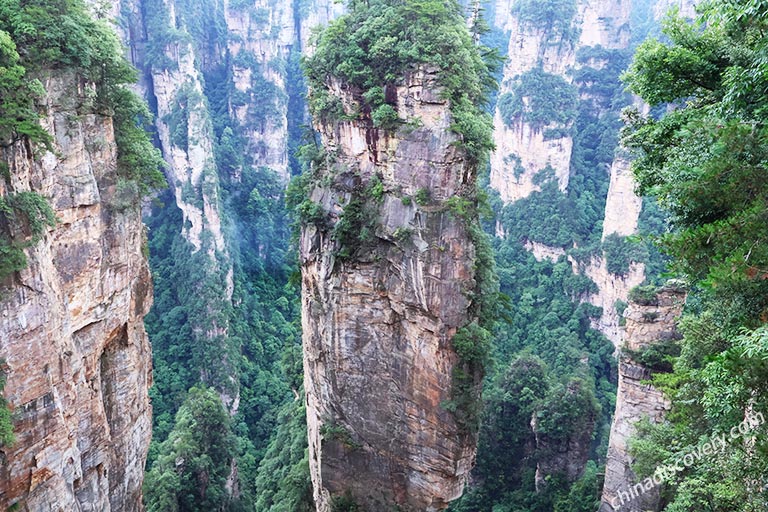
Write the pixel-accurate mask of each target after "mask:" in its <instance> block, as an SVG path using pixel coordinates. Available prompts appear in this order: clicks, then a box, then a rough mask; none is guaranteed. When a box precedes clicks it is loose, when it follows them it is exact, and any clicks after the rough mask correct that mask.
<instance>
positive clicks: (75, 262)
mask: <svg viewBox="0 0 768 512" xmlns="http://www.w3.org/2000/svg"><path fill="white" fill-rule="evenodd" d="M44 85H45V88H46V91H47V95H46V97H45V108H46V115H45V118H44V121H43V123H44V125H45V127H46V128H47V130H48V131H49V132H50V133H51V135H52V136H53V139H54V146H55V149H56V153H55V154H54V153H50V152H40V151H30V147H29V145H27V144H25V143H23V142H20V143H17V144H14V145H13V146H11V147H8V148H3V149H2V150H0V160H1V161H3V162H5V163H7V164H8V165H9V167H10V171H11V172H10V176H11V178H10V180H9V182H5V181H2V182H0V195H5V194H8V193H18V192H23V191H34V192H37V193H38V194H41V195H42V196H44V197H46V198H48V199H49V202H50V204H51V206H52V207H53V209H54V211H55V213H56V216H57V218H58V222H57V224H56V226H55V227H54V228H50V229H49V230H48V231H47V232H46V233H45V235H44V237H43V239H42V241H41V242H40V243H38V244H36V245H35V246H34V247H33V248H31V249H28V250H27V251H26V253H27V258H28V262H29V265H28V267H27V268H26V269H25V270H22V271H21V272H19V273H17V274H16V276H12V277H10V278H8V279H7V280H6V281H5V282H4V283H2V284H3V288H2V289H0V357H2V358H3V359H5V363H6V365H7V367H6V373H7V378H8V381H7V384H6V387H5V392H4V395H5V397H6V398H7V400H8V402H9V404H10V407H11V409H12V413H13V418H14V429H15V435H16V442H15V443H14V444H13V445H12V446H4V447H2V448H0V459H2V464H0V508H2V509H3V510H5V509H6V508H7V507H9V506H11V505H13V504H15V503H18V504H19V507H20V508H19V510H25V511H26V510H28V511H41V510H51V511H71V510H83V511H85V510H91V511H136V510H141V509H142V506H141V484H142V481H143V474H144V461H145V459H146V453H147V449H148V446H149V440H150V428H151V406H150V403H149V398H148V395H147V390H148V388H149V386H150V384H151V357H150V347H149V342H148V340H147V336H146V333H145V331H144V324H143V317H144V315H145V314H146V312H147V310H148V309H149V307H150V304H151V296H152V293H151V280H150V274H149V269H148V267H147V261H146V258H145V256H144V254H143V253H142V245H143V244H144V243H146V241H145V239H144V229H143V226H142V222H141V217H140V212H139V211H138V208H135V207H129V208H125V207H124V205H123V204H122V203H123V201H124V199H125V198H123V197H121V192H120V190H119V189H118V188H117V187H116V175H115V168H116V146H115V139H114V134H113V127H112V120H111V118H109V117H106V116H104V115H101V114H99V113H95V112H94V110H93V109H92V107H90V106H89V100H88V98H89V97H92V93H93V92H94V91H93V90H92V85H91V84H88V83H85V82H82V81H81V80H80V79H79V78H78V77H76V76H75V75H74V74H64V73H59V72H56V73H52V74H51V75H50V76H49V78H47V79H46V80H45V81H44ZM16 235H19V236H23V233H16Z"/></svg>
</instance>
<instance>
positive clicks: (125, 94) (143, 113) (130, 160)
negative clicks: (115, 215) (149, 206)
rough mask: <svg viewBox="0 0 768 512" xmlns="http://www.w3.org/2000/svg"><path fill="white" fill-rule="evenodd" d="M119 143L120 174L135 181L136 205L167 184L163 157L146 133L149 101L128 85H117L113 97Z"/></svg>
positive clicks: (116, 136) (118, 170)
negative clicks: (144, 99)
mask: <svg viewBox="0 0 768 512" xmlns="http://www.w3.org/2000/svg"><path fill="white" fill-rule="evenodd" d="M111 103H112V109H113V115H112V120H113V122H114V127H115V142H116V143H117V175H118V177H119V178H121V179H123V180H126V181H128V182H130V183H133V184H135V186H136V188H137V194H136V198H135V201H134V203H133V205H134V206H135V207H137V206H138V205H139V202H140V200H141V199H142V198H143V197H146V196H147V195H148V194H149V193H150V192H152V191H155V190H158V189H161V188H163V187H165V186H166V182H165V178H164V177H163V173H162V172H161V169H163V168H164V167H165V162H164V161H163V157H162V155H161V154H160V150H158V149H157V148H156V147H155V146H154V145H153V144H152V142H151V141H150V140H149V137H148V136H147V130H148V128H149V124H150V123H151V121H152V114H151V113H150V112H149V109H148V108H147V105H146V103H144V101H142V100H141V99H140V98H139V97H138V96H136V94H134V93H133V92H131V91H129V90H128V89H124V88H118V89H116V90H115V91H113V93H112V97H111Z"/></svg>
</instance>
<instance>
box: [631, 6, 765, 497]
mask: <svg viewBox="0 0 768 512" xmlns="http://www.w3.org/2000/svg"><path fill="white" fill-rule="evenodd" d="M766 12H767V11H766V10H765V2H731V1H727V0H721V1H715V2H710V3H708V4H706V6H705V8H704V9H703V10H702V13H701V15H700V16H699V17H698V19H697V20H695V21H694V22H693V23H690V24H689V23H686V22H685V21H684V20H682V19H680V18H678V17H672V18H670V19H669V20H668V22H667V24H666V26H665V34H666V36H667V38H668V39H667V42H665V43H662V42H658V41H649V42H646V43H644V45H643V46H642V47H641V48H640V49H639V51H638V53H637V55H636V57H635V61H634V63H633V64H632V67H631V68H630V70H629V72H628V73H627V75H626V77H625V79H626V80H627V83H628V84H629V86H630V88H631V89H632V90H633V91H634V92H636V93H638V94H640V95H641V96H642V97H643V99H644V100H645V101H647V102H649V103H651V104H654V105H656V104H662V106H663V104H664V103H668V102H671V103H673V104H674V106H675V108H674V109H669V110H668V111H667V112H666V113H664V114H663V115H661V116H657V117H650V116H649V117H643V116H641V115H640V114H638V113H637V112H628V113H627V116H626V118H627V122H628V126H627V130H626V131H625V133H624V140H625V144H626V145H627V146H628V147H629V148H631V149H632V150H633V151H634V154H635V157H636V160H635V162H634V164H633V170H634V173H635V176H636V178H637V180H638V183H639V185H640V189H641V191H643V192H644V193H648V194H652V195H655V196H656V197H657V198H658V199H659V202H660V204H661V206H662V207H663V208H664V209H665V210H666V211H667V212H669V216H670V221H671V225H672V227H673V229H672V230H671V231H670V232H669V233H668V234H666V235H665V236H664V237H662V239H661V244H662V247H663V248H664V250H665V251H666V252H667V253H668V254H669V255H670V256H671V258H672V262H673V264H674V268H675V269H676V270H677V271H678V272H681V273H683V274H684V275H686V277H687V278H688V280H689V282H691V283H692V284H693V286H694V288H693V289H694V291H695V292H696V297H695V301H693V307H690V308H689V310H688V311H687V313H686V315H685V317H684V319H683V320H682V321H681V323H680V329H681V331H682V333H683V339H682V340H681V341H680V343H679V346H680V355H679V357H676V358H672V359H671V361H670V360H669V359H667V362H671V363H672V367H673V371H672V373H667V374H657V375H656V376H655V379H654V383H655V384H656V386H657V387H659V388H661V389H662V390H663V391H664V392H665V394H666V395H667V397H668V398H669V399H670V400H671V403H672V411H671V413H670V414H669V415H668V416H667V420H668V421H667V422H663V423H660V424H651V423H648V422H646V423H644V424H641V426H640V428H639V429H638V436H637V437H636V438H635V439H634V440H633V441H632V442H631V448H632V452H633V454H634V456H635V457H636V459H637V464H636V471H637V472H638V473H639V474H650V473H651V472H652V471H653V470H654V469H655V468H656V467H657V466H659V465H662V464H667V463H669V462H674V460H675V459H676V458H678V457H680V456H681V455H682V454H685V453H689V452H691V451H694V450H695V448H696V447H697V446H698V445H699V444H700V443H702V442H703V440H705V439H707V438H708V437H709V436H711V435H713V434H715V433H718V432H726V433H727V432H730V429H731V428H733V427H734V426H736V425H738V424H739V423H740V422H741V421H742V420H743V419H744V416H745V413H747V412H748V411H753V412H755V411H759V412H761V413H762V412H763V411H765V410H766V408H767V407H768V402H766V397H768V389H766V378H767V377H768V367H766V357H765V353H766V352H765V346H766V344H765V327H764V324H765V322H766V320H768V316H766V311H768V301H766V296H767V295H766V294H767V293H768V289H767V284H766V280H765V276H766V275H767V274H766V272H765V269H766V268H768V253H766V252H765V247H764V244H765V240H766V236H768V232H766V223H765V219H764V212H765V204H766V197H768V193H767V192H766V191H767V190H768V188H766V182H765V179H764V174H765V173H764V162H765V157H766V150H767V148H768V145H766V143H765V140H766V139H765V135H766V131H765V127H764V119H765V113H766V112H767V110H766V108H767V107H768V95H766V92H765V91H766V90H767V89H766V86H765V84H766V77H765V73H764V70H765V51H766V48H767V47H768V46H767V45H766V41H765V38H764V37H763V34H764V30H765V27H766V26H767V25H768V16H767V15H766ZM662 110H664V109H662ZM765 439H766V436H765V425H761V426H760V427H758V428H757V429H756V430H755V431H754V432H753V433H752V434H750V435H749V436H748V439H747V440H746V442H741V441H737V442H733V443H730V444H729V445H728V446H726V447H725V449H724V450H723V452H722V453H720V454H718V456H717V457H714V458H703V459H702V460H701V461H698V462H697V463H696V464H695V465H694V466H693V467H691V468H689V469H688V470H687V471H685V472H684V473H679V474H676V475H674V476H673V477H671V478H670V479H669V481H668V482H667V485H666V489H665V494H664V504H665V508H664V510H665V511H668V512H670V511H671V512H693V511H698V510H708V511H714V512H725V511H735V512H753V511H757V510H762V509H763V508H764V506H765V501H766V493H765V488H766V487H765V474H766V467H768V456H766V454H767V453H768V446H766V443H765Z"/></svg>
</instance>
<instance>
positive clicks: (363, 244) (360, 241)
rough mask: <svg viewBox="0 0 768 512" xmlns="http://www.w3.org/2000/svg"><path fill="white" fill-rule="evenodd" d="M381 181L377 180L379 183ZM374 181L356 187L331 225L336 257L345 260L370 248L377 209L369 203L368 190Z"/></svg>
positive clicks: (373, 186)
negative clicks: (336, 219) (335, 243)
mask: <svg viewBox="0 0 768 512" xmlns="http://www.w3.org/2000/svg"><path fill="white" fill-rule="evenodd" d="M380 184H381V183H380V182H379V185H380ZM376 186H377V185H376V184H375V183H370V182H369V184H368V186H367V187H365V188H363V189H362V190H361V189H360V188H359V187H358V189H356V190H355V191H354V192H353V194H352V197H351V198H350V200H349V202H348V203H347V204H345V205H344V210H343V212H342V214H341V216H340V218H339V220H338V222H336V224H334V226H333V239H334V240H335V241H336V242H337V246H338V250H337V252H336V257H337V258H338V259H339V260H346V259H349V258H351V257H352V256H354V255H355V254H357V253H359V252H360V251H365V250H366V248H370V246H371V244H372V243H373V242H374V240H375V230H376V218H377V209H376V206H375V204H371V202H369V200H368V199H367V198H368V197H371V194H370V190H371V188H375V187H376Z"/></svg>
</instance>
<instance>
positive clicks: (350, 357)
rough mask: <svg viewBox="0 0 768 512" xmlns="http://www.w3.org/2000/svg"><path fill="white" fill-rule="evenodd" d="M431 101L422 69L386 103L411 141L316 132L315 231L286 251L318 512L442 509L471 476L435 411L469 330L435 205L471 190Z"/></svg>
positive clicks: (371, 132)
mask: <svg viewBox="0 0 768 512" xmlns="http://www.w3.org/2000/svg"><path fill="white" fill-rule="evenodd" d="M334 89H335V90H334V91H333V92H334V93H335V94H336V95H337V96H338V97H339V98H341V99H342V100H343V101H344V102H345V104H347V105H351V104H352V102H353V101H359V100H357V99H355V100H352V93H353V92H352V91H350V90H347V89H345V87H344V86H343V84H336V86H335V87H334ZM440 91H441V90H440V88H439V87H438V85H437V82H436V72H435V71H433V70H430V69H420V70H419V71H416V72H411V73H410V74H409V75H408V76H407V77H406V79H405V81H404V84H403V85H401V86H399V87H397V88H396V90H393V91H392V95H391V96H390V97H391V98H392V99H393V100H394V104H395V105H397V108H398V113H399V114H400V116H401V117H402V118H404V119H414V118H419V119H420V120H421V122H422V125H421V126H420V127H418V128H416V129H413V130H411V131H405V130H401V131H398V132H397V133H390V132H386V131H384V130H378V129H376V128H374V127H373V126H372V125H371V124H370V122H369V121H365V120H356V121H342V122H339V123H338V124H320V125H319V126H318V128H319V130H320V131H321V134H322V139H323V144H324V146H325V148H326V151H327V152H328V154H330V155H333V159H328V160H326V166H325V167H323V168H322V170H321V171H319V175H318V176H317V179H316V180H315V184H314V185H313V186H312V188H311V200H312V201H313V202H314V204H316V205H318V206H319V207H320V208H322V212H323V217H324V220H323V221H319V222H315V223H314V224H310V225H307V226H306V227H304V228H303V230H302V234H301V242H300V243H301V247H300V250H301V266H302V292H303V304H302V306H303V307H302V313H303V322H302V325H303V330H304V375H305V387H306V392H307V416H308V426H309V445H310V469H311V473H312V480H313V484H314V488H315V501H316V505H317V509H318V510H319V511H322V512H327V511H328V510H330V503H331V501H332V499H333V498H334V497H339V496H343V495H344V494H345V493H348V494H349V495H351V497H352V499H353V500H354V501H356V502H357V503H359V504H360V505H361V506H362V507H363V510H371V511H373V510H386V509H388V507H394V506H399V507H401V508H400V510H408V511H417V510H418V511H425V510H428V511H435V510H442V509H443V508H445V507H446V506H447V504H448V502H449V501H451V500H453V499H455V498H457V497H458V496H460V494H461V492H462V488H463V486H464V483H465V481H466V478H467V476H468V473H469V470H470V468H471V465H472V461H473V457H474V452H475V442H474V436H473V435H471V434H470V433H468V431H467V429H466V428H464V427H462V426H461V425H460V424H459V423H458V422H457V420H456V417H455V416H454V414H452V413H451V412H449V411H448V410H447V409H446V407H445V404H446V403H447V402H449V401H450V400H451V399H452V398H454V396H453V394H452V370H453V369H454V368H455V367H456V366H457V364H458V363H459V361H458V356H457V353H456V351H455V349H454V347H453V346H452V338H453V337H454V335H455V334H456V332H457V330H458V329H459V328H461V327H463V326H465V325H466V324H468V323H470V322H471V321H472V320H473V318H472V316H471V314H470V313H469V308H470V305H471V293H472V290H473V289H474V288H475V285H476V283H475V270H474V268H473V264H474V260H475V246H474V244H473V242H472V239H471V237H470V235H469V233H468V231H467V227H466V225H465V223H464V221H463V220H462V219H461V218H460V217H459V216H457V215H455V214H452V213H451V212H450V211H448V208H447V207H446V206H447V205H446V200H447V199H449V198H451V197H453V196H456V195H461V194H463V193H466V192H467V191H470V190H473V187H474V170H473V168H472V167H471V166H469V165H468V164H467V163H466V162H465V160H464V157H463V154H462V151H461V150H460V149H459V148H458V147H457V146H456V145H455V142H456V140H457V138H456V135H455V134H453V133H452V132H451V131H450V129H449V128H450V125H451V115H450V111H449V105H448V103H447V101H446V100H444V99H442V98H441V95H440ZM371 190H376V192H371ZM424 191H428V192H424ZM425 196H426V197H428V198H429V199H428V200H426V199H425ZM361 198H364V199H363V202H364V204H363V205H362V206H361V204H360V201H361ZM355 215H359V216H362V217H365V218H366V219H367V220H366V221H365V222H364V224H363V225H362V226H360V225H358V226H356V227H353V228H352V229H354V230H355V233H354V236H359V235H360V233H359V232H358V231H357V230H366V231H368V235H369V236H368V237H364V238H362V239H358V241H355V242H352V244H353V246H347V247H344V246H343V244H345V243H346V244H349V243H350V241H349V240H348V239H345V237H339V236H338V233H339V230H340V229H343V227H341V226H340V223H342V222H347V223H348V222H350V219H352V218H353V216H355ZM334 231H335V232H336V233H337V235H336V236H334Z"/></svg>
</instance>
